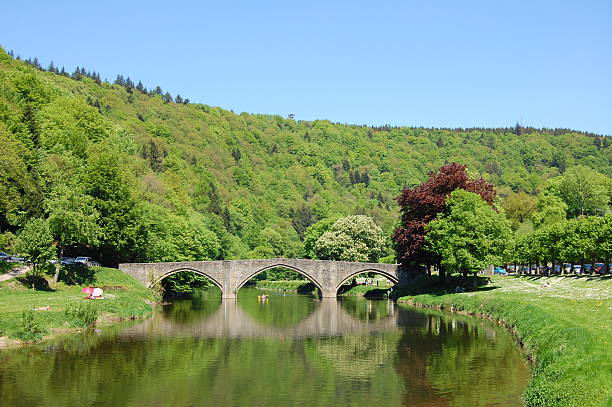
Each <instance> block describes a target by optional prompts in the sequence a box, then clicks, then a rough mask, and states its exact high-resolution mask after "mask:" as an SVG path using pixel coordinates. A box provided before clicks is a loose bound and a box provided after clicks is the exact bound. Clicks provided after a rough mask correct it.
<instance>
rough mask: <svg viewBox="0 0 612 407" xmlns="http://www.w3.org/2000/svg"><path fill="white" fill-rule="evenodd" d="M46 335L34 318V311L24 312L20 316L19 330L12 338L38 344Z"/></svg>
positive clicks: (45, 330)
mask: <svg viewBox="0 0 612 407" xmlns="http://www.w3.org/2000/svg"><path fill="white" fill-rule="evenodd" d="M47 333H48V331H47V329H45V328H44V327H42V326H41V325H40V322H39V321H38V320H37V318H36V317H35V316H34V311H32V310H25V311H23V313H22V314H21V321H20V323H19V329H18V330H17V332H15V334H14V336H15V337H16V338H17V339H20V340H22V341H24V342H38V341H40V340H41V339H42V338H43V336H45V335H46V334H47Z"/></svg>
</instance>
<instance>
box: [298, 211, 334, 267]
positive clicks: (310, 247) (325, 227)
mask: <svg viewBox="0 0 612 407" xmlns="http://www.w3.org/2000/svg"><path fill="white" fill-rule="evenodd" d="M337 220H338V218H325V219H321V220H320V221H318V222H317V223H314V224H312V225H310V226H309V227H308V228H306V231H304V257H305V258H307V259H317V258H318V257H317V253H316V251H315V244H316V243H317V240H319V238H320V237H321V235H323V233H325V232H327V231H329V230H331V228H332V226H333V225H334V223H336V221H337Z"/></svg>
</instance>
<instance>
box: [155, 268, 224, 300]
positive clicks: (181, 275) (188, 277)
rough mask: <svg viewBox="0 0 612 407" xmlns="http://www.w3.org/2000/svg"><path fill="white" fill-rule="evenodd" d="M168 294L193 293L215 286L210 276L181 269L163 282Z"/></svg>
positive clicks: (165, 291)
mask: <svg viewBox="0 0 612 407" xmlns="http://www.w3.org/2000/svg"><path fill="white" fill-rule="evenodd" d="M161 284H162V287H163V288H164V293H165V294H166V295H184V294H191V293H193V292H194V291H195V290H198V289H204V288H209V287H214V286H215V284H214V283H213V282H212V281H210V280H209V279H208V278H206V277H204V276H202V275H200V274H197V273H194V272H192V271H179V272H178V273H175V274H173V275H171V276H169V277H166V278H164V279H163V280H162V282H161Z"/></svg>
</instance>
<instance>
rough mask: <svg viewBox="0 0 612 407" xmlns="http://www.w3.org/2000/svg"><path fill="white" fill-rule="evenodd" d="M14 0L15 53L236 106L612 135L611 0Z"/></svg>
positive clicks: (2, 28) (10, 29)
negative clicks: (118, 74) (521, 120)
mask: <svg viewBox="0 0 612 407" xmlns="http://www.w3.org/2000/svg"><path fill="white" fill-rule="evenodd" d="M7 3H8V4H4V5H3V7H2V24H0V44H1V45H2V46H3V47H4V48H5V49H6V50H7V51H8V50H11V49H12V50H14V51H15V52H16V53H19V54H20V55H21V56H22V57H34V56H36V57H38V58H39V60H40V61H41V62H42V63H43V64H44V65H47V64H48V63H49V62H50V61H51V60H53V61H54V62H55V64H56V65H58V64H59V65H60V66H62V65H64V66H66V68H67V69H68V68H69V69H70V70H71V71H72V69H73V68H74V66H75V65H79V66H85V67H87V68H89V69H95V70H96V71H98V72H100V73H101V74H102V77H107V78H108V79H110V80H113V79H114V78H115V76H116V74H117V73H121V74H123V75H129V76H130V77H131V78H132V79H135V80H142V81H143V83H144V84H145V85H146V86H147V87H151V86H155V85H160V86H161V87H162V88H163V89H164V90H168V91H170V92H171V93H172V94H173V95H175V94H177V93H180V94H181V95H182V96H183V97H187V98H189V99H191V100H192V101H194V102H202V103H206V104H210V105H214V106H221V107H224V108H227V109H232V110H234V111H235V112H237V113H238V112H242V111H246V112H252V113H269V114H281V115H283V116H285V115H287V114H289V113H294V114H295V115H296V119H304V120H309V119H317V118H318V119H329V120H332V121H335V122H347V123H357V124H373V125H377V124H385V123H389V124H393V125H410V126H435V127H471V126H491V127H498V126H511V125H513V124H514V123H516V122H517V121H518V120H519V119H520V118H521V116H522V118H523V123H524V124H525V125H532V126H536V127H542V126H545V127H569V128H575V129H580V130H586V131H593V132H598V133H603V134H612V1H610V0H584V1H579V0H576V1H567V0H557V1H540V0H531V1H495V0H486V1H485V0H483V1H455V0H446V1H442V0H440V1H425V0H421V1H393V2H392V1H368V2H366V1H332V0H329V1H301V2H297V1H296V2H292V1H285V2H272V1H215V2H208V1H197V2H196V1H193V2H170V1H163V2H157V1H120V2H119V1H102V2H100V1H98V2H83V1H78V2H77V1H50V2H42V1H40V2H33V1H28V2H26V1H23V2H18V1H11V2H7ZM37 3H38V4H37ZM174 3H176V4H174Z"/></svg>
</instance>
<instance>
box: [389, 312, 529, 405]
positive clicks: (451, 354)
mask: <svg viewBox="0 0 612 407" xmlns="http://www.w3.org/2000/svg"><path fill="white" fill-rule="evenodd" d="M401 315H402V317H401V318H400V324H402V323H404V325H405V326H406V328H407V329H406V330H405V331H404V335H402V338H401V339H400V341H399V342H398V347H397V356H398V359H397V360H398V363H397V365H396V368H397V372H398V373H399V374H400V375H401V376H402V377H403V380H404V381H405V383H407V385H409V386H410V388H411V391H409V392H406V393H405V394H404V400H403V404H404V405H410V406H430V405H436V406H447V405H448V406H481V405H500V406H502V405H503V406H511V405H517V406H518V405H521V402H520V395H521V392H522V389H523V388H524V386H525V384H526V381H527V379H528V375H529V371H528V369H527V368H526V366H525V363H524V361H523V359H522V356H521V354H520V352H519V351H518V349H517V347H516V344H515V343H514V341H513V339H512V337H511V336H510V335H509V334H508V333H507V332H504V331H503V328H501V327H496V326H493V325H492V324H490V323H488V322H487V321H481V320H475V319H474V318H466V317H461V316H457V315H450V314H448V313H441V312H434V311H428V312H411V311H404V312H402V314H401ZM423 318H425V321H422V322H424V323H422V324H421V323H418V324H416V323H413V321H414V320H416V319H423ZM432 403H433V404H432Z"/></svg>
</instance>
